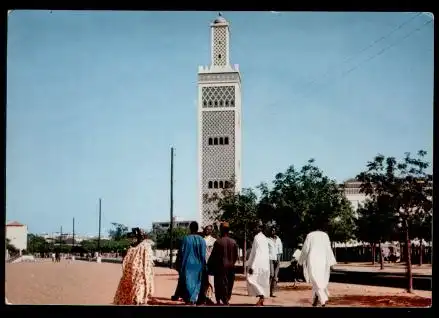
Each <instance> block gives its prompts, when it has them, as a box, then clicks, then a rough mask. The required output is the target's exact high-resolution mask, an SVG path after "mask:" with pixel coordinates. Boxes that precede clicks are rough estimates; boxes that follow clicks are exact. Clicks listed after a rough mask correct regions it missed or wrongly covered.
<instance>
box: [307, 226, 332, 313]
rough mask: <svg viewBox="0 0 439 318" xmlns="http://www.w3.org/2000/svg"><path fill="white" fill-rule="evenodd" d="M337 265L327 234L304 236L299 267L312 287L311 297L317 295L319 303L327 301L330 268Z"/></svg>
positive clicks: (318, 233)
mask: <svg viewBox="0 0 439 318" xmlns="http://www.w3.org/2000/svg"><path fill="white" fill-rule="evenodd" d="M335 264H337V262H336V260H335V257H334V253H333V252H332V249H331V242H330V240H329V236H328V234H326V233H325V232H321V231H314V232H311V233H309V234H308V235H307V236H306V239H305V243H304V244H303V248H302V252H301V254H300V258H299V265H302V266H303V275H304V276H305V280H306V282H308V283H311V284H312V286H313V297H314V296H315V295H317V296H318V297H319V301H320V303H322V304H324V303H326V302H327V301H328V297H329V293H328V284H329V276H330V272H331V266H334V265H335Z"/></svg>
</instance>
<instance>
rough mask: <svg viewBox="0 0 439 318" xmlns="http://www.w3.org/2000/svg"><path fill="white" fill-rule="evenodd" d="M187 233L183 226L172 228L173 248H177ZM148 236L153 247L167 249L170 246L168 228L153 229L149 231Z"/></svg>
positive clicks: (187, 230)
mask: <svg viewBox="0 0 439 318" xmlns="http://www.w3.org/2000/svg"><path fill="white" fill-rule="evenodd" d="M188 234H189V229H187V228H183V227H176V228H174V229H173V230H172V239H173V243H174V244H173V246H174V248H179V247H180V243H181V241H182V240H183V238H184V237H185V236H186V235H188ZM149 238H150V239H151V240H153V241H154V242H155V243H156V244H155V248H157V249H168V248H169V247H170V242H171V239H170V235H169V230H153V231H151V232H150V233H149Z"/></svg>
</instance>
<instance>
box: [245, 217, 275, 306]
mask: <svg viewBox="0 0 439 318" xmlns="http://www.w3.org/2000/svg"><path fill="white" fill-rule="evenodd" d="M253 231H254V233H255V237H254V239H253V243H252V247H251V252H250V256H249V259H248V263H247V266H248V271H247V290H248V294H249V296H256V297H258V298H259V300H258V302H257V303H256V306H263V305H264V299H265V297H268V296H269V295H270V257H269V251H268V240H267V237H266V236H265V235H264V226H263V224H262V222H257V223H256V224H255V226H254V230H253Z"/></svg>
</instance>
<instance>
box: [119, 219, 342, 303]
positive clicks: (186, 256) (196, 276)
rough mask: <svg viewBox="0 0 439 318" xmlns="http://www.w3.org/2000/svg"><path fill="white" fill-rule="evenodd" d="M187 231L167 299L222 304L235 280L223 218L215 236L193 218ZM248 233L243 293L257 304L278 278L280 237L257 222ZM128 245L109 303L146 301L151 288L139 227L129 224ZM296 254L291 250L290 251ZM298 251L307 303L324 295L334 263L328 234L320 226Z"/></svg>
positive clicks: (148, 250) (148, 253)
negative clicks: (250, 236)
mask: <svg viewBox="0 0 439 318" xmlns="http://www.w3.org/2000/svg"><path fill="white" fill-rule="evenodd" d="M189 229H190V234H189V235H187V236H185V237H184V238H183V240H182V242H181V244H180V247H179V251H178V254H177V260H176V269H177V271H178V274H179V278H178V283H177V287H176V290H175V293H174V295H173V296H172V297H171V299H172V300H174V301H175V300H179V299H182V300H183V301H184V302H185V303H186V304H188V305H202V304H213V303H214V301H213V300H212V296H213V294H215V300H216V304H217V305H228V304H229V303H230V299H231V296H232V290H233V285H234V281H235V264H236V262H237V260H238V245H237V243H236V241H235V240H234V239H232V238H231V237H230V236H229V233H230V227H229V224H228V223H227V222H224V223H222V224H221V226H220V237H219V238H218V239H215V238H214V237H213V236H212V230H213V228H212V226H211V225H208V226H206V227H205V228H204V231H203V233H201V234H200V233H199V232H198V230H199V227H198V223H197V222H192V223H191V224H190V226H189ZM253 230H254V239H253V243H252V247H251V251H250V253H249V256H248V259H247V261H246V262H245V266H246V268H247V277H246V280H247V290H248V295H249V296H254V297H257V298H258V300H257V303H256V305H257V306H263V305H264V300H265V299H266V297H268V296H270V297H275V295H274V289H275V286H276V284H277V281H278V272H279V267H280V257H281V254H282V241H281V240H280V238H279V237H278V236H277V235H276V231H275V228H274V227H269V228H267V227H266V226H264V224H263V223H262V222H256V223H255V224H254V226H253ZM130 237H131V238H132V240H133V241H132V246H131V247H130V248H129V249H128V251H127V254H126V256H125V257H124V260H123V265H122V268H123V274H122V278H121V280H120V283H119V286H118V289H117V292H116V295H115V297H114V304H117V305H133V304H146V303H148V300H149V299H150V298H151V296H152V295H153V292H154V262H153V252H152V245H151V242H150V241H149V240H148V239H147V237H146V235H145V233H144V232H143V231H142V230H141V229H139V228H135V229H133V231H132V234H131V236H130ZM296 254H297V253H296ZM295 256H296V257H298V264H299V265H300V266H301V267H302V268H303V276H304V278H305V280H306V281H307V282H309V283H311V284H312V290H313V296H312V297H313V306H317V305H318V303H320V304H321V305H322V306H325V305H326V302H327V301H328V297H329V292H328V283H329V275H330V270H331V267H332V266H334V265H335V264H336V260H335V257H334V254H333V252H332V249H331V244H330V240H329V237H328V235H327V234H326V233H325V232H323V231H320V230H318V229H317V230H316V231H313V232H311V233H309V234H308V235H307V237H306V239H305V242H304V244H303V248H302V250H301V251H300V253H299V254H297V255H295Z"/></svg>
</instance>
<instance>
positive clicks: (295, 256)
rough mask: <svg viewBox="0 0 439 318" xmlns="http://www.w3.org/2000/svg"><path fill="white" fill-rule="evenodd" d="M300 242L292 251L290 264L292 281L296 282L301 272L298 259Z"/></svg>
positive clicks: (300, 248)
mask: <svg viewBox="0 0 439 318" xmlns="http://www.w3.org/2000/svg"><path fill="white" fill-rule="evenodd" d="M302 246H303V244H302V243H299V244H297V248H296V249H295V251H294V253H293V258H292V259H291V265H292V267H293V275H294V281H295V282H297V281H298V280H299V279H300V277H301V276H302V274H301V273H300V270H299V268H300V267H299V259H300V255H301V253H302V251H301V250H302Z"/></svg>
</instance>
